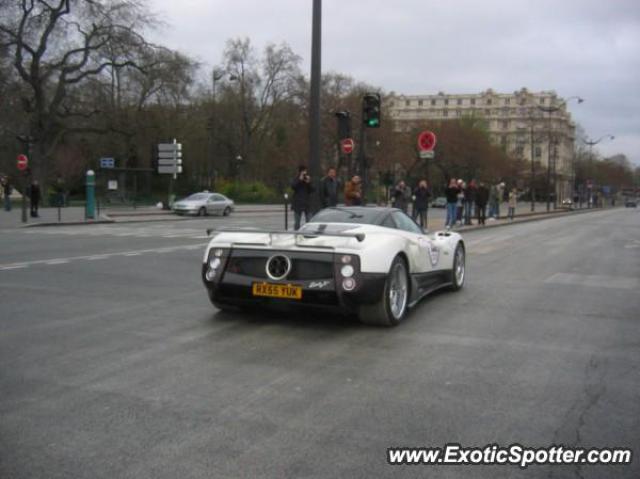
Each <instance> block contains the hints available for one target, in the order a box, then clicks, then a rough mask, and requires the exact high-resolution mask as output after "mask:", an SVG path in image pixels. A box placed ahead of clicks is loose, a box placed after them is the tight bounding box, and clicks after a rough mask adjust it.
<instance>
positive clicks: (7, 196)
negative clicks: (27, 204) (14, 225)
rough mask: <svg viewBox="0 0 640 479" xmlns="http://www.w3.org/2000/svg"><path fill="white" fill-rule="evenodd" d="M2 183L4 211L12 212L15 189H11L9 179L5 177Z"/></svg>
mask: <svg viewBox="0 0 640 479" xmlns="http://www.w3.org/2000/svg"><path fill="white" fill-rule="evenodd" d="M1 182H2V196H3V197H4V210H5V211H11V193H12V192H13V188H12V187H11V183H10V181H9V177H8V176H3V177H2V180H1Z"/></svg>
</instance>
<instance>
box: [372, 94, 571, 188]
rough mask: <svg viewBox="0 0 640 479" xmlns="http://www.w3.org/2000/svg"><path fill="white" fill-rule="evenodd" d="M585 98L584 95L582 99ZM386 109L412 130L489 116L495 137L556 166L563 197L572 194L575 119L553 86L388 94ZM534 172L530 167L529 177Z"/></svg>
mask: <svg viewBox="0 0 640 479" xmlns="http://www.w3.org/2000/svg"><path fill="white" fill-rule="evenodd" d="M579 101H581V100H579ZM384 108H385V110H386V111H387V112H388V114H389V115H390V118H391V119H392V120H393V122H394V125H395V128H396V129H397V130H398V131H406V130H409V129H411V128H414V127H416V126H419V125H420V123H424V122H428V121H429V120H438V121H442V120H449V119H456V118H462V117H465V116H473V117H480V118H482V119H484V120H485V121H486V124H487V128H488V130H489V133H490V135H491V139H492V141H494V142H495V143H496V144H499V145H502V147H503V148H505V149H506V151H507V152H508V153H510V154H512V155H513V156H514V157H519V158H522V159H524V160H527V162H529V163H530V162H531V158H532V156H533V158H535V160H536V162H540V164H541V166H542V169H543V171H537V172H536V175H538V174H544V173H546V172H547V165H549V164H550V165H551V171H552V178H555V180H556V181H555V185H556V187H555V190H556V195H557V198H558V201H562V199H564V198H570V197H571V195H572V191H571V184H572V178H573V174H574V172H573V151H574V141H575V124H574V122H573V121H572V119H571V114H570V113H569V112H568V111H567V100H564V99H562V98H560V97H558V95H557V94H556V93H555V92H553V91H541V92H530V91H528V90H527V89H526V88H522V89H521V90H519V91H516V92H513V93H496V92H494V91H493V90H491V89H488V90H486V91H484V92H481V93H477V94H448V93H443V92H439V93H437V94H435V95H397V94H391V95H389V96H388V97H387V98H386V99H385V104H384ZM527 174H528V175H529V176H530V170H529V171H528V172H527V171H525V172H523V176H526V175H527Z"/></svg>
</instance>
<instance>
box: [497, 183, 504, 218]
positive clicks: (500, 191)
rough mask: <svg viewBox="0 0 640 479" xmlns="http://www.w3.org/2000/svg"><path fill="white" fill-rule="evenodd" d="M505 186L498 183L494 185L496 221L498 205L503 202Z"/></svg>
mask: <svg viewBox="0 0 640 479" xmlns="http://www.w3.org/2000/svg"><path fill="white" fill-rule="evenodd" d="M504 191H505V184H504V182H502V181H501V182H500V183H498V184H497V185H496V193H497V195H496V196H497V201H496V219H498V218H500V204H501V203H502V202H503V201H504Z"/></svg>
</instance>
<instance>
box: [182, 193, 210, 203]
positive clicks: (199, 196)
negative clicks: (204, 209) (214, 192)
mask: <svg viewBox="0 0 640 479" xmlns="http://www.w3.org/2000/svg"><path fill="white" fill-rule="evenodd" d="M207 198H209V195H208V194H207V193H195V194H193V195H191V196H187V197H186V198H185V199H184V200H183V201H202V200H206V199H207Z"/></svg>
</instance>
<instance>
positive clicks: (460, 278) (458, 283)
mask: <svg viewBox="0 0 640 479" xmlns="http://www.w3.org/2000/svg"><path fill="white" fill-rule="evenodd" d="M465 260H466V251H465V249H464V245H463V244H462V243H458V244H457V246H456V249H455V252H454V253H453V267H452V268H451V273H450V274H451V280H450V281H451V286H450V288H449V289H451V291H459V290H460V289H462V287H463V286H464V279H465V277H466V264H465Z"/></svg>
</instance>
